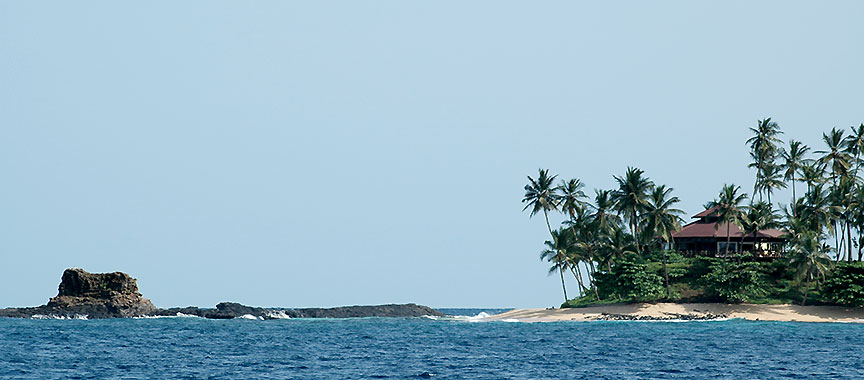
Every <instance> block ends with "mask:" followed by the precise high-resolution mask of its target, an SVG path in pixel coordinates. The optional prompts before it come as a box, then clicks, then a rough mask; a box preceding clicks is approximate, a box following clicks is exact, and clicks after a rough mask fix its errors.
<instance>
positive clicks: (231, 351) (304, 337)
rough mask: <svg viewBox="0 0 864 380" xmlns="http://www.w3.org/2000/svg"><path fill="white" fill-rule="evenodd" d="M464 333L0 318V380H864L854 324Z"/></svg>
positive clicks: (308, 324) (419, 327)
mask: <svg viewBox="0 0 864 380" xmlns="http://www.w3.org/2000/svg"><path fill="white" fill-rule="evenodd" d="M449 311H450V312H451V313H452V312H453V310H452V309H451V310H449ZM481 311H483V310H471V311H466V312H462V313H461V314H463V315H469V314H470V313H471V312H477V313H479V312H481ZM487 312H488V311H487ZM456 314H459V313H458V312H457V313H456ZM477 320H478V318H468V317H460V318H456V319H437V320H436V319H431V318H410V319H400V318H359V319H341V320H337V319H287V320H270V321H258V320H207V319H201V318H186V317H181V318H157V319H125V320H119V319H118V320H51V319H45V320H34V319H7V318H0V378H3V379H421V378H433V379H559V378H569V379H860V378H864V354H862V350H861V348H862V347H864V325H861V324H840V323H834V324H829V323H781V322H747V321H741V320H729V321H712V322H677V323H676V322H555V323H512V322H477V323H474V322H476V321H477Z"/></svg>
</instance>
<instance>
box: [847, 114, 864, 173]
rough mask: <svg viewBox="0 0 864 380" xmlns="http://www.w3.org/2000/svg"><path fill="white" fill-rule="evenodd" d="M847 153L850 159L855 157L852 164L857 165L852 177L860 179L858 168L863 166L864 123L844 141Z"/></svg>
mask: <svg viewBox="0 0 864 380" xmlns="http://www.w3.org/2000/svg"><path fill="white" fill-rule="evenodd" d="M844 145H845V146H846V153H847V154H849V157H854V158H853V160H852V163H854V164H855V169H854V174H853V175H852V177H856V178H857V177H858V168H859V167H860V166H861V151H862V150H864V123H862V124H861V125H859V126H858V128H855V127H854V126H853V127H852V134H850V135H849V136H847V137H846V141H844Z"/></svg>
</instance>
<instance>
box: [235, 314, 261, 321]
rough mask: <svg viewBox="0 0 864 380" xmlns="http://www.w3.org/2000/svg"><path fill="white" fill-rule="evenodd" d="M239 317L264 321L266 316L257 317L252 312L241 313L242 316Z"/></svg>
mask: <svg viewBox="0 0 864 380" xmlns="http://www.w3.org/2000/svg"><path fill="white" fill-rule="evenodd" d="M237 318H239V319H249V320H253V321H263V320H264V318H261V317H256V316H254V315H252V314H243V315H241V316H239V317H237Z"/></svg>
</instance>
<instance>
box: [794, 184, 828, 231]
mask: <svg viewBox="0 0 864 380" xmlns="http://www.w3.org/2000/svg"><path fill="white" fill-rule="evenodd" d="M822 186H823V185H822V184H817V185H814V186H813V188H812V189H810V191H808V192H807V193H806V194H804V197H803V198H802V199H799V200H798V202H796V204H795V208H796V209H798V210H799V211H798V215H797V217H798V218H800V219H801V220H804V221H806V229H807V230H809V231H815V232H817V233H818V234H819V235H822V231H823V230H825V229H827V230H828V233H829V234H833V233H834V230H833V225H832V224H831V220H832V214H834V211H832V209H833V208H834V206H833V205H832V204H831V199H830V197H829V196H828V194H827V193H826V192H825V190H823V188H822Z"/></svg>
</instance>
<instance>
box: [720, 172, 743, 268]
mask: <svg viewBox="0 0 864 380" xmlns="http://www.w3.org/2000/svg"><path fill="white" fill-rule="evenodd" d="M739 190H741V186H735V185H734V184H733V185H723V190H721V191H720V196H719V197H718V198H717V201H715V202H713V206H714V207H716V208H717V210H716V211H715V212H714V215H715V216H717V224H715V225H714V228H715V229H716V228H718V227H720V225H721V224H723V223H726V252H725V255H727V256H728V255H729V245H730V244H731V240H732V236H731V227H732V224H736V225H739V224H741V214H742V213H743V210H744V207H743V206H742V203H743V202H744V200H745V199H747V193H742V194H739V193H738V191H739Z"/></svg>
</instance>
